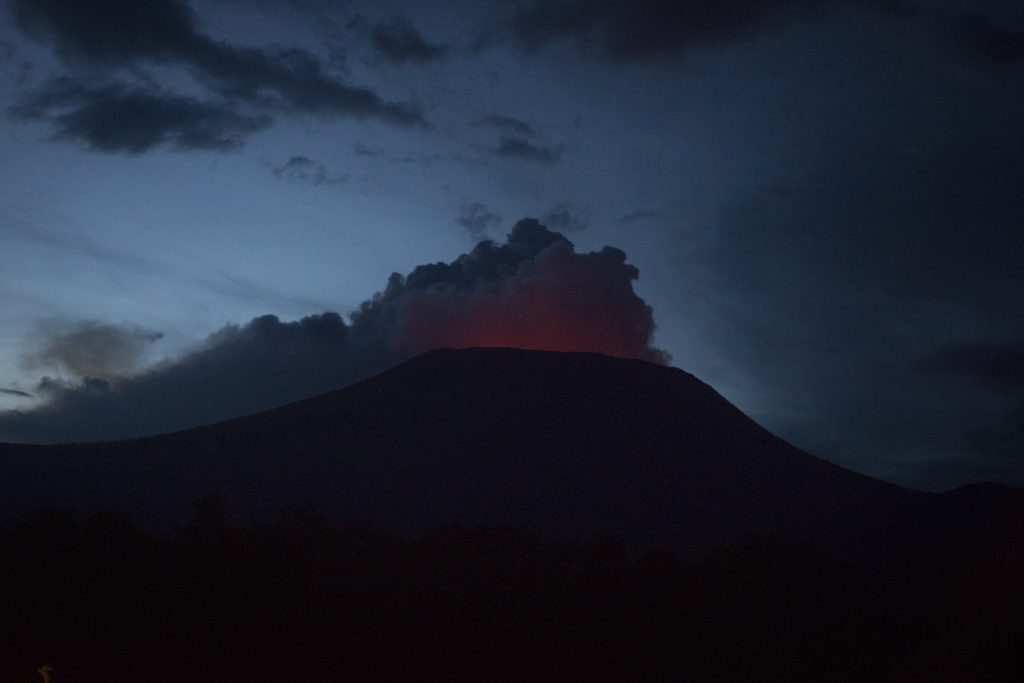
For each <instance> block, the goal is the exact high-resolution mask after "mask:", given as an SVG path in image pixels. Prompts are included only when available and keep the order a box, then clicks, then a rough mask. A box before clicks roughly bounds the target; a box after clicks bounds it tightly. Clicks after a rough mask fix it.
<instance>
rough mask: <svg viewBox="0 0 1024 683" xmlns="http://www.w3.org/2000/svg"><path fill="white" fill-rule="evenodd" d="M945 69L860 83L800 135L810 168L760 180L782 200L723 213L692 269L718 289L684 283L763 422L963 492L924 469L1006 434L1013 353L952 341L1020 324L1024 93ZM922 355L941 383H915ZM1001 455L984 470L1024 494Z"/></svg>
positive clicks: (1015, 374)
mask: <svg viewBox="0 0 1024 683" xmlns="http://www.w3.org/2000/svg"><path fill="white" fill-rule="evenodd" d="M906 49H908V50H910V49H917V48H916V46H907V48H906ZM886 68H890V66H886ZM940 68H941V69H942V70H941V76H937V75H936V73H935V72H929V73H924V72H922V71H921V69H920V67H914V68H911V67H909V66H906V67H901V66H899V65H895V64H894V65H891V71H889V72H887V73H886V74H885V77H884V78H882V77H880V76H878V75H877V74H874V73H872V74H870V75H867V74H866V75H865V76H862V77H858V80H857V81H854V83H857V82H859V79H860V78H871V79H872V86H871V87H870V88H869V87H864V88H858V93H859V95H858V97H859V98H861V99H858V102H857V106H856V107H850V110H843V111H839V110H837V111H835V112H834V113H833V114H832V115H831V118H830V120H829V124H828V127H827V128H825V130H824V132H823V133H818V134H817V135H821V137H820V138H819V137H812V138H809V139H810V140H816V141H815V142H813V143H809V144H808V147H807V149H808V151H807V152H806V153H805V154H804V155H803V159H802V161H801V166H802V168H796V167H793V166H791V165H787V166H786V167H785V168H780V169H779V170H778V171H777V172H776V175H775V177H773V178H770V179H762V181H761V187H764V186H766V185H771V186H779V187H784V188H786V191H785V192H778V191H773V192H764V191H761V190H754V189H752V190H751V191H750V192H749V196H748V198H747V199H746V200H745V201H741V202H737V203H736V205H734V206H733V207H732V208H731V209H730V210H728V211H727V212H725V213H724V214H723V216H722V219H721V223H720V225H719V226H717V227H718V228H719V229H718V230H717V232H716V234H715V236H714V238H713V242H714V245H713V246H712V247H711V248H710V249H709V253H708V254H707V258H706V259H701V260H700V261H701V262H700V264H699V267H700V268H702V273H704V274H705V277H707V278H710V280H708V281H707V282H700V281H699V280H698V281H697V282H695V284H694V285H693V286H694V287H695V288H699V289H696V291H694V295H695V296H697V297H707V298H708V300H710V301H712V302H714V308H715V314H714V315H713V316H709V326H708V331H707V336H708V344H709V345H711V346H713V348H715V350H716V352H718V353H721V354H722V355H723V356H727V357H729V358H730V362H732V363H734V364H735V366H736V367H738V368H741V369H742V370H741V372H742V373H744V374H745V375H747V376H748V377H751V378H755V379H753V380H752V381H753V382H756V383H757V385H758V392H761V394H762V395H770V396H772V397H773V398H772V400H771V401H765V402H764V403H762V404H761V405H759V406H757V407H756V408H754V409H752V410H751V407H749V406H748V410H751V412H754V413H755V416H756V417H758V418H759V419H760V420H761V421H762V422H764V423H765V424H767V425H768V426H769V427H771V428H772V429H773V430H775V431H777V432H779V433H781V434H782V435H783V436H785V437H786V438H789V439H790V440H792V441H794V442H795V443H797V444H798V445H800V446H801V447H803V448H806V449H808V450H810V451H811V452H814V453H816V454H820V455H822V456H823V457H826V458H829V459H833V460H836V461H838V462H840V463H841V464H844V465H846V466H849V467H852V468H854V469H860V470H862V471H867V472H869V473H873V474H879V475H881V476H886V477H891V478H893V479H895V480H898V481H901V482H903V483H910V484H912V485H916V486H923V487H927V488H933V489H942V488H948V487H950V486H954V485H957V484H962V483H967V482H966V481H965V480H963V479H960V480H957V479H948V478H943V477H946V476H947V475H949V476H952V473H953V472H954V471H955V469H956V468H952V466H951V468H950V469H944V468H943V467H939V466H937V465H936V466H935V467H931V466H929V467H928V468H922V469H918V466H919V465H920V464H921V463H922V462H929V463H939V462H940V461H942V462H945V461H949V462H950V463H955V462H959V461H969V460H971V459H972V458H978V457H979V456H978V453H977V451H976V446H969V445H968V440H966V438H965V435H967V434H971V433H973V434H975V435H981V434H988V435H990V436H992V437H993V438H992V439H990V441H989V443H990V445H991V446H992V448H993V449H994V448H995V446H996V445H998V443H1003V444H1006V443H1007V440H1006V438H1004V437H1005V435H1006V434H1013V431H1012V430H1009V428H1008V427H1006V425H1005V419H1006V416H1007V415H1008V414H1010V412H1011V411H1012V410H1013V409H1014V408H1015V406H1016V405H1017V401H1016V399H1015V398H1014V395H1015V394H1013V390H1011V388H1010V387H1012V386H1014V385H1015V383H1016V382H1018V379H1017V378H1019V376H1020V374H1019V373H1020V360H1019V355H1017V354H1019V351H1020V347H1019V344H1009V345H1007V344H1003V345H988V344H986V345H980V346H974V347H972V346H963V345H960V344H958V342H959V341H960V340H958V339H957V337H962V336H963V334H964V331H965V330H970V331H971V335H972V336H973V337H979V336H980V337H981V338H984V336H985V335H986V334H987V335H990V336H992V337H993V338H1005V337H1006V336H1007V332H1008V331H1017V330H1021V329H1024V309H1022V308H1021V306H1020V295H1019V293H1020V292H1021V291H1024V261H1022V258H1024V256H1022V255H1024V232H1022V231H1021V226H1024V204H1022V203H1021V202H1020V200H1019V196H1020V192H1019V188H1020V187H1021V186H1022V183H1024V167H1022V166H1021V164H1020V161H1019V160H1020V158H1021V156H1022V155H1024V129H1022V128H1020V126H1019V125H1017V121H1019V120H1022V117H1024V91H1021V90H1020V89H1019V88H1017V87H1016V86H1015V85H1011V84H1010V83H1009V82H1007V81H1006V80H1004V79H961V78H958V79H956V80H955V81H953V80H950V79H947V78H946V74H947V73H948V72H947V71H945V70H944V69H945V67H940ZM958 74H959V75H962V74H963V71H959V72H958ZM843 87H844V88H857V86H855V85H852V84H849V83H847V84H844V85H843ZM908 91H909V92H911V93H912V96H910V97H908V96H907V95H906V92H908ZM808 97H810V95H808ZM877 112H884V113H885V115H884V116H881V115H878V116H876V113H877ZM711 318H713V319H711ZM827 347H834V348H837V349H839V350H840V353H838V354H825V353H821V352H819V351H817V350H816V349H818V348H827ZM938 347H945V351H943V352H942V353H941V354H939V355H938V356H937V357H932V355H931V354H932V353H933V351H934V349H936V348H938ZM922 358H927V359H928V363H930V364H931V366H933V367H935V368H937V369H939V368H941V369H942V372H932V373H927V372H921V366H922ZM996 387H1003V391H1004V392H1005V393H1004V394H1000V393H999V392H996V391H994V389H995V388H996ZM815 425H818V426H815ZM820 425H828V427H827V429H825V428H822V427H821V426H820ZM1000 433H1002V434H1003V435H1004V437H999V438H996V436H997V435H998V434H1000ZM1010 443H1012V440H1011V441H1010ZM991 452H992V453H993V455H992V456H991V457H992V458H996V457H997V456H996V455H995V453H996V451H995V450H992V451H991ZM1002 452H1003V453H1004V454H1005V455H1004V456H999V457H1003V460H1002V461H1000V462H1001V464H1000V465H999V466H998V467H996V466H995V465H993V467H992V468H991V469H990V472H991V473H992V474H990V475H989V476H990V477H999V478H1000V479H1001V480H1002V481H1004V482H1006V483H1013V484H1017V485H1020V484H1024V460H1021V459H1020V458H1018V459H1017V461H1016V464H1015V465H1013V464H1011V462H1010V460H1008V459H1007V458H1009V449H1006V448H1004V450H1003V451H1002ZM986 462H990V463H993V462H995V461H994V460H986Z"/></svg>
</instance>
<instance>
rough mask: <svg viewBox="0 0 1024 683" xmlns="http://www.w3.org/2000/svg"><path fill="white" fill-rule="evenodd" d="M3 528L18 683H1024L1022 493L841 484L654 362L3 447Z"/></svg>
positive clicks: (361, 389)
mask: <svg viewBox="0 0 1024 683" xmlns="http://www.w3.org/2000/svg"><path fill="white" fill-rule="evenodd" d="M211 496H212V497H211ZM196 501H200V502H199V503H198V505H197V502H196ZM296 504H298V506H296ZM225 506H226V509H228V510H229V511H230V513H231V514H230V515H229V516H227V517H225V514H224V510H225ZM71 510H77V512H72V511H71ZM282 511H283V512H282ZM0 520H6V524H5V526H3V528H2V531H0V680H2V681H7V680H10V681H21V680H26V681H28V680H41V678H40V676H39V674H37V673H35V671H36V669H37V668H38V667H40V666H42V665H43V664H45V663H47V662H52V663H53V667H54V668H53V673H52V680H53V681H54V683H61V682H62V681H119V680H124V681H143V680H152V681H207V680H209V681H253V680H269V681H296V680H303V679H315V680H373V679H397V678H403V679H410V678H411V679H419V680H422V679H428V680H429V679H433V680H452V679H472V680H494V679H516V680H523V679H543V678H546V679H557V680H571V679H582V680H595V679H605V680H652V679H653V680H658V679H661V680H666V679H667V680H679V679H686V680H735V679H746V678H751V679H760V680H766V679H773V680H797V679H809V680H964V681H974V680H1024V655H1022V654H1021V653H1022V652H1024V503H1022V498H1021V492H1019V491H1015V490H1012V489H1008V488H1006V487H1001V486H996V485H989V484H979V485H975V486H969V487H964V488H961V489H957V490H954V491H950V492H947V493H943V494H931V493H923V492H919V491H913V490H910V489H905V488H901V487H898V486H893V485H891V484H887V483H885V482H881V481H878V480H875V479H872V478H870V477H866V476H864V475H861V474H857V473H854V472H851V471H849V470H845V469H843V468H840V467H837V466H835V465H832V464H830V463H827V462H825V461H823V460H820V459H818V458H815V457H813V456H811V455H809V454H807V453H805V452H803V451H800V450H799V449H797V448H794V447H793V446H791V445H789V444H787V443H785V442H784V441H782V440H780V439H778V438H776V437H775V436H773V435H771V434H770V433H768V432H767V431H765V430H764V429H762V428H761V427H759V426H758V425H757V424H755V423H754V422H753V421H751V420H750V419H749V418H747V417H746V416H745V415H743V414H742V413H741V412H740V411H738V410H737V409H736V408H735V407H734V406H732V405H731V404H729V403H728V402H727V401H726V400H725V399H723V398H722V397H721V396H720V395H719V394H717V393H716V392H715V391H714V390H713V389H711V388H710V387H708V386H707V385H705V384H703V383H702V382H700V381H699V380H697V379H696V378H694V377H692V376H691V375H688V374H686V373H685V372H682V371H680V370H676V369H672V368H664V367H661V366H656V365H651V364H648V363H644V362H640V361H629V360H621V359H613V358H608V357H604V356H598V355H594V354H559V353H544V352H525V351H513V350H507V349H486V350H485V349H471V350H463V351H450V350H449V351H438V352H432V353H428V354H424V355H423V356H420V357H418V358H416V359H413V360H412V361H409V362H408V363H405V364H403V365H401V366H399V367H397V368H395V369H393V370H390V371H388V372H386V373H383V374H382V375H379V376H377V377H375V378H372V379H370V380H367V381H365V382H362V383H360V384H358V385H355V386H353V387H349V388H347V389H343V390H340V391H337V392H333V393H330V394H325V395H323V396H319V397H315V398H312V399H309V400H306V401H302V402H299V403H295V404H291V405H288V406H284V407H282V408H278V409H276V410H273V411H270V412H267V413H264V414H261V415H256V416H250V417H244V418H239V419H237V420H232V421H229V422H225V423H221V424H217V425H211V426H207V427H200V428H197V429H193V430H189V431H186V432H181V433H176V434H169V435H164V436H157V437H151V438H146V439H137V440H132V441H123V442H116V443H103V444H83V445H61V446H17V445H11V444H0ZM352 520H358V523H353V522H352ZM229 522H230V523H229Z"/></svg>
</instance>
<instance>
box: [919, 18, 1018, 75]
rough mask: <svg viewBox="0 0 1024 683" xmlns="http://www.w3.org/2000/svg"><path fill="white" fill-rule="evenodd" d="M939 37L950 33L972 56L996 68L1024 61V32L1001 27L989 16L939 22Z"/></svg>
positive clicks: (940, 20) (949, 19) (943, 19)
mask: <svg viewBox="0 0 1024 683" xmlns="http://www.w3.org/2000/svg"><path fill="white" fill-rule="evenodd" d="M938 23H939V28H940V29H941V30H940V36H941V35H942V33H943V32H944V33H946V34H948V36H949V37H950V38H951V39H952V40H953V42H954V43H955V44H956V45H957V46H958V47H960V48H961V49H962V50H963V51H964V53H966V54H967V55H968V56H970V57H974V58H975V59H977V60H980V61H981V62H983V63H984V64H986V65H988V66H992V67H995V68H1001V67H1008V66H1011V65H1013V64H1017V63H1020V62H1021V61H1024V31H1013V30H1010V29H1005V28H1002V27H1000V26H998V25H997V24H996V23H995V22H994V21H993V20H992V19H991V18H990V17H987V16H985V15H983V14H978V13H974V12H971V13H963V14H955V15H951V16H948V17H941V18H940V19H939V21H938Z"/></svg>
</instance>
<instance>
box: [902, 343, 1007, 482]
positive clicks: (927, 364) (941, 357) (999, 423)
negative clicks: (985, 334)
mask: <svg viewBox="0 0 1024 683" xmlns="http://www.w3.org/2000/svg"><path fill="white" fill-rule="evenodd" d="M919 367H920V368H922V369H924V370H926V371H927V372H930V373H933V374H935V375H938V376H940V377H945V378H948V379H950V380H953V381H955V382H958V383H959V384H954V385H952V386H951V387H950V388H949V389H947V390H952V391H955V392H956V393H957V394H958V395H961V396H966V395H969V394H968V392H969V391H970V390H971V389H976V390H981V391H983V392H988V393H990V394H992V395H993V396H994V397H995V399H996V400H995V401H994V405H997V406H1001V412H1002V417H1001V418H1000V419H996V420H992V421H989V422H988V424H985V425H983V426H974V427H970V428H968V429H966V430H964V431H963V432H962V433H961V434H960V436H959V442H960V444H959V445H960V446H961V448H962V449H963V450H964V451H965V452H967V453H970V454H972V455H974V459H975V461H976V462H980V463H983V464H986V465H990V466H994V467H999V466H1000V465H1003V466H1004V467H1005V466H1006V464H1007V463H1011V464H1012V465H1015V466H1016V467H1015V468H1014V467H1007V468H1006V469H1008V470H1010V472H1009V475H1008V476H1009V477H1014V475H1016V477H1015V478H1019V469H1020V468H1021V467H1022V466H1024V341H1018V342H1016V343H1005V342H999V343H996V342H990V343H974V344H950V345H947V346H945V347H943V348H941V349H939V350H938V351H937V352H935V353H933V354H931V355H930V356H929V357H927V358H926V359H925V360H924V361H923V362H922V363H921V364H920V366H919ZM965 385H966V386H965ZM976 400H977V399H976ZM979 402H980V401H979ZM990 402H991V399H990V400H989V401H986V403H990ZM988 412H995V411H994V410H993V409H989V410H988ZM1014 469H1016V470H1017V471H1016V472H1014V471H1013V470H1014Z"/></svg>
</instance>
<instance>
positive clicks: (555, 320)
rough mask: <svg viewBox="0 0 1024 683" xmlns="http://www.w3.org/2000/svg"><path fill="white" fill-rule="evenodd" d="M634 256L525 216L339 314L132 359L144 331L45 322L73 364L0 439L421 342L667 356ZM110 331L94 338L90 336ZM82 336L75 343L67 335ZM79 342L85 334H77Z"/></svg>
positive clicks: (62, 435) (42, 387)
mask: <svg viewBox="0 0 1024 683" xmlns="http://www.w3.org/2000/svg"><path fill="white" fill-rule="evenodd" d="M638 275H639V272H638V271H637V269H636V268H635V267H633V266H631V265H629V264H627V263H626V255H625V254H624V253H623V252H622V251H620V250H618V249H614V248H612V247H605V248H604V249H602V250H601V251H597V252H589V253H578V252H577V251H576V250H575V248H574V247H573V245H572V243H571V242H569V241H568V240H566V239H565V238H564V237H563V236H562V235H560V234H559V233H557V232H553V231H551V230H548V229H547V228H545V227H544V226H543V225H541V224H540V223H539V222H537V221H536V220H533V219H525V220H522V221H519V223H517V224H516V226H515V227H514V228H513V230H512V232H511V233H510V234H509V235H508V239H507V240H506V242H505V243H504V244H495V243H493V242H491V241H484V242H480V243H479V244H477V245H476V246H475V247H474V249H473V250H472V251H471V252H470V253H468V254H463V255H461V256H460V257H459V258H457V259H455V260H454V261H452V262H451V263H433V264H427V265H421V266H418V267H417V268H415V269H414V270H413V271H412V272H410V273H409V274H408V275H405V276H402V275H400V274H398V273H395V274H393V275H392V276H391V277H390V279H389V280H388V284H387V287H386V288H385V289H384V290H383V291H381V292H378V293H377V294H375V295H374V296H373V297H372V298H371V299H369V300H367V301H365V302H364V303H363V304H362V305H361V306H360V307H359V310H357V311H355V312H354V313H352V315H351V322H350V324H347V325H346V323H345V321H344V320H343V319H342V318H341V316H340V315H338V314H337V313H331V312H326V313H323V314H320V315H316V316H310V317H307V318H303V319H302V320H299V321H296V322H281V321H280V320H278V319H277V318H276V317H274V316H271V315H267V316H261V317H259V318H255V319H253V320H252V321H250V322H249V323H247V324H246V325H243V326H234V325H229V326H227V327H225V328H223V329H221V330H219V331H218V332H216V333H214V334H212V335H210V336H209V337H208V338H207V339H206V341H205V342H204V343H203V344H202V345H200V346H199V347H198V348H196V349H194V350H193V351H191V352H190V353H187V354H185V355H184V356H182V357H180V358H177V359H175V360H173V361H163V362H161V363H158V364H156V365H151V366H149V367H147V368H145V369H144V370H141V371H138V370H134V371H133V370H132V368H131V365H132V363H134V362H136V361H137V359H138V356H139V353H141V349H142V348H143V347H144V346H145V345H146V344H148V343H149V342H150V341H153V340H154V339H155V338H156V337H157V336H158V335H157V333H153V332H149V331H145V330H140V329H137V328H130V327H123V326H122V327H110V326H106V327H105V326H102V325H99V324H96V323H87V324H84V325H82V326H80V327H79V328H74V329H72V328H68V329H66V330H64V332H63V333H62V334H59V335H50V336H49V337H48V340H49V341H48V344H49V345H48V346H45V347H44V351H43V353H42V354H41V355H42V357H45V358H47V359H48V362H49V363H50V365H51V366H58V365H59V366H60V368H61V369H63V370H64V371H66V372H71V373H72V374H74V375H76V376H77V379H76V380H74V381H68V380H66V379H65V380H55V379H51V378H44V379H43V380H42V381H40V383H39V386H38V387H37V388H36V392H35V393H37V394H38V395H39V396H43V397H45V399H46V400H45V402H44V403H43V404H42V405H41V406H39V407H38V408H36V409H34V410H30V411H25V412H16V411H10V412H7V413H3V414H0V439H4V440H15V441H40V442H50V441H69V440H73V441H90V440H102V439H115V438H125V437H132V436H140V435H145V434H155V433H161V432H167V431H173V430H177V429H183V428H186V427H190V426H194V425H198V424H205V423H210V422H215V421H219V420H224V419H227V418H230V417H234V416H238V415H244V414H248V413H253V412H257V411H260V410H265V409H268V408H271V407H274V406H277V405H282V404H285V403H289V402H291V401H296V400H299V399H301V398H305V397H308V396H313V395H315V394H318V393H323V392H326V391H330V390H332V389H336V388H339V387H342V386H345V385H347V384H351V383H352V382H355V381H358V380H360V379H364V378H366V377H368V376H370V375H373V374H376V373H377V372H380V371H382V370H384V369H386V368H388V367H390V366H392V365H394V364H396V363H398V362H401V361H402V360H404V359H406V358H408V357H410V356H412V355H415V354H417V353H420V352H422V351H427V350H429V349H433V348H440V347H471V346H511V347H520V348H529V349H547V350H553V351H593V352H599V353H605V354H608V355H613V356H620V357H628V358H641V359H645V360H649V361H654V362H659V363H667V362H668V360H669V359H668V355H667V354H666V353H665V352H664V351H661V350H660V349H657V348H655V347H654V346H653V345H652V341H653V335H654V320H653V316H652V313H651V308H650V307H649V306H647V305H646V304H645V303H644V301H643V299H641V298H640V297H639V296H637V294H636V293H635V292H634V291H633V285H632V283H633V280H635V279H636V278H637V277H638ZM108 338H109V340H113V341H115V342H117V343H116V344H112V345H111V348H110V354H109V355H105V352H103V351H102V348H104V347H103V345H102V344H95V343H93V342H101V341H102V340H103V339H108ZM76 339H77V340H81V341H82V344H81V348H79V347H78V346H77V345H76V342H75V340H76ZM86 342H88V343H86Z"/></svg>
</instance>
